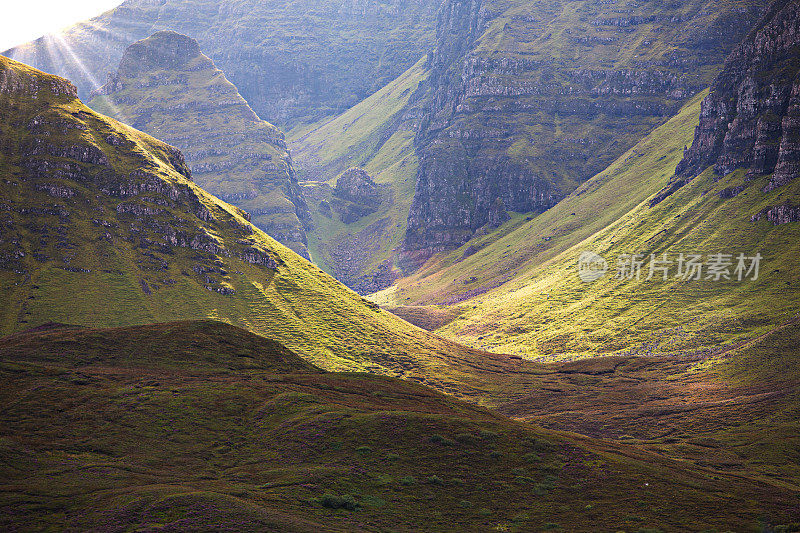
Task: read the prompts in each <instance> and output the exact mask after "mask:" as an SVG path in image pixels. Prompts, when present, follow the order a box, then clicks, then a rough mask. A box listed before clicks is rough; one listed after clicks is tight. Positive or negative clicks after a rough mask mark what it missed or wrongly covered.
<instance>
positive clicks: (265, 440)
mask: <svg viewBox="0 0 800 533" xmlns="http://www.w3.org/2000/svg"><path fill="white" fill-rule="evenodd" d="M165 343H166V346H167V349H166V351H165ZM120 356H121V357H120ZM165 356H166V357H165ZM242 361H245V362H246V363H244V364H243V363H242ZM198 363H199V364H198ZM287 365H289V366H288V367H287ZM0 375H2V378H3V382H4V383H5V384H6V386H5V387H4V388H3V390H2V392H1V393H0V405H2V409H1V410H0V412H1V413H2V414H0V420H2V423H1V424H0V459H1V460H0V472H1V473H2V475H1V476H0V477H1V478H2V479H3V481H2V482H0V485H2V490H1V491H0V494H1V495H0V509H2V510H3V513H2V515H0V516H1V517H0V525H2V526H3V527H5V528H11V529H14V528H17V527H24V528H26V529H45V528H48V527H49V528H54V527H55V528H59V529H63V528H65V527H66V528H71V529H87V528H98V529H102V530H104V531H128V530H133V529H137V530H138V529H156V528H164V529H178V530H187V529H192V528H199V529H201V530H223V529H233V530H237V531H321V530H324V531H354V530H358V531H365V530H366V531H386V530H393V531H419V530H420V528H421V527H424V529H425V530H426V531H454V530H458V531H486V530H499V531H533V530H543V529H545V530H561V531H598V530H603V531H606V530H610V531H613V530H630V531H635V530H637V529H639V530H643V529H641V528H655V529H656V530H660V531H680V530H687V529H688V530H693V531H700V530H703V529H718V530H726V529H734V530H736V531H759V530H760V527H761V524H760V521H761V520H764V521H765V523H766V524H772V525H774V524H776V523H785V522H787V521H788V520H790V519H791V518H790V517H791V514H790V512H789V511H788V510H787V509H788V507H789V506H790V505H791V504H792V501H793V500H792V497H793V493H792V491H791V490H788V489H785V488H776V487H775V486H769V485H766V484H764V483H760V482H753V481H750V480H747V479H742V478H740V477H738V476H735V475H728V474H724V473H721V472H718V471H715V470H711V469H708V468H697V467H693V466H689V465H686V464H682V463H679V462H674V461H671V460H668V459H664V458H661V457H659V456H658V455H655V454H651V453H647V452H642V451H640V450H637V449H636V448H635V447H632V446H628V445H624V444H623V445H611V444H609V443H606V442H603V441H597V440H592V439H586V438H581V437H576V436H574V435H569V434H563V433H558V432H551V431H546V430H540V429H535V428H533V427H531V426H525V425H522V424H519V423H515V422H512V421H510V420H508V419H506V418H503V417H501V416H499V415H497V414H494V413H492V412H491V411H487V410H485V409H481V408H478V407H474V406H471V405H469V404H465V403H462V402H459V401H457V400H455V399H453V398H450V397H446V396H443V395H440V394H438V393H435V392H433V391H430V390H429V389H426V388H424V387H420V386H418V385H415V384H412V383H408V382H403V381H400V380H396V379H391V378H384V377H378V376H370V375H364V374H336V373H333V374H331V373H320V372H318V371H315V370H314V369H312V368H307V365H306V366H304V364H303V363H302V361H300V360H299V358H297V357H296V356H293V354H291V353H290V352H288V351H287V350H286V349H285V348H282V347H281V346H280V345H279V344H277V343H274V342H272V341H267V340H266V339H260V338H258V337H255V336H253V335H252V334H249V333H247V332H244V331H242V330H238V329H236V328H232V327H230V326H227V325H224V324H219V323H213V322H209V321H203V322H183V323H172V324H162V325H153V326H142V327H134V328H119V329H111V330H97V329H82V328H59V327H51V328H48V329H44V330H40V331H32V332H25V333H21V334H17V335H15V336H13V337H10V338H5V339H3V341H2V342H0ZM56 406H57V407H56ZM326 502H327V503H328V504H329V505H330V504H336V503H339V504H341V503H345V504H347V505H349V506H350V507H351V508H350V509H348V508H339V509H332V508H330V507H326V506H325V503H326ZM348 502H349V503H348ZM687 502H692V503H691V505H687V504H686V503H687ZM353 508H355V509H353ZM651 530H652V529H651Z"/></svg>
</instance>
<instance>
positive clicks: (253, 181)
mask: <svg viewBox="0 0 800 533" xmlns="http://www.w3.org/2000/svg"><path fill="white" fill-rule="evenodd" d="M89 106H90V107H92V108H93V109H95V110H97V111H98V112H100V113H103V114H105V115H107V116H110V117H113V118H116V119H117V120H120V121H122V122H125V123H127V124H130V125H131V126H133V127H134V128H136V129H138V130H140V131H144V132H146V133H148V134H150V135H153V136H154V137H156V138H158V139H160V140H162V141H165V142H167V143H169V144H171V145H173V146H176V147H177V148H179V149H180V150H181V152H182V153H183V154H184V156H185V157H186V160H187V163H188V164H189V166H190V168H191V169H192V177H193V178H194V180H195V182H196V183H197V184H198V185H200V187H202V188H203V189H205V190H206V191H208V192H210V193H211V194H213V195H215V196H217V197H218V198H221V199H223V200H225V201H226V202H231V203H233V204H235V205H237V206H238V207H241V208H242V209H244V210H245V211H247V212H248V213H250V214H251V215H252V217H253V218H252V222H253V223H254V224H255V225H256V226H258V227H259V228H261V229H262V230H264V231H265V232H266V233H267V234H269V235H270V236H271V237H273V238H274V239H276V240H277V241H279V242H281V243H282V244H285V245H286V246H288V247H290V248H292V249H293V250H294V251H295V252H297V253H298V254H300V255H302V256H304V257H306V258H308V257H309V256H308V250H307V249H306V244H307V238H306V232H305V230H306V227H304V225H305V226H308V225H309V223H310V222H311V216H310V214H309V213H308V210H307V207H306V205H305V200H304V199H303V196H302V192H301V190H300V188H299V186H298V184H297V178H296V176H295V171H294V167H293V166H292V159H291V157H290V156H289V154H288V152H287V151H286V142H285V138H284V135H283V132H281V131H280V130H279V129H278V128H276V127H275V126H273V125H272V124H269V123H267V122H264V121H263V120H261V119H259V118H258V116H257V115H256V114H255V113H254V112H253V110H252V109H251V108H250V106H249V105H247V102H245V100H244V98H242V97H241V95H240V94H239V93H238V92H237V90H236V87H234V86H233V85H232V84H231V83H230V82H229V81H228V80H227V79H226V78H225V75H224V74H223V73H222V72H221V71H220V70H219V69H217V68H216V66H215V65H214V62H213V61H211V60H210V59H209V58H208V57H207V56H205V55H204V54H203V53H202V52H201V51H200V46H199V45H198V44H197V41H195V40H194V39H191V38H189V37H186V36H185V35H180V34H178V33H175V32H171V31H162V32H158V33H156V34H154V35H152V36H150V37H148V38H147V39H143V40H141V41H137V42H136V43H134V44H132V45H131V46H129V47H128V48H127V49H126V50H125V53H124V54H123V55H122V60H121V61H120V65H119V68H118V69H117V72H116V73H115V74H113V75H112V76H111V77H110V78H109V82H108V83H107V84H106V85H104V86H103V87H101V88H100V89H99V90H98V92H97V93H96V96H95V97H94V98H93V99H92V101H91V102H89Z"/></svg>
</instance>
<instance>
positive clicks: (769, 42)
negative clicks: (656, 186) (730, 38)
mask: <svg viewBox="0 0 800 533" xmlns="http://www.w3.org/2000/svg"><path fill="white" fill-rule="evenodd" d="M710 166H713V167H714V171H715V172H716V173H717V174H720V175H725V174H728V173H730V172H732V171H734V170H736V169H740V168H744V169H747V172H748V174H749V175H768V174H771V175H772V179H771V181H770V182H769V184H768V185H767V187H766V191H769V190H772V189H774V188H776V187H780V186H781V185H784V184H786V183H787V182H789V181H790V180H793V179H795V178H796V177H797V176H798V175H800V2H797V1H792V2H786V1H776V2H773V3H772V5H771V6H770V7H769V9H768V11H767V13H766V14H765V15H764V17H763V18H762V20H761V21H760V22H759V24H758V25H757V26H756V28H755V29H754V30H753V32H752V33H751V34H750V35H749V36H748V37H747V38H746V39H745V40H744V41H743V42H742V44H741V45H740V46H739V47H738V48H737V49H736V50H735V51H734V52H733V53H732V54H731V55H730V57H729V58H728V59H727V61H726V62H725V68H724V69H723V71H722V73H721V74H720V75H719V76H718V77H717V79H716V80H715V81H714V84H713V85H712V88H711V93H710V94H709V96H708V97H707V98H706V99H705V101H703V106H702V112H701V115H700V124H699V125H698V127H697V130H696V133H695V139H694V142H693V143H692V146H691V147H690V148H689V149H687V150H686V152H685V154H684V159H683V160H682V161H681V163H680V164H679V165H678V168H677V170H676V173H677V174H678V175H679V176H684V177H692V176H695V175H697V174H699V173H700V172H702V171H704V170H705V169H707V168H708V167H710ZM790 211H791V209H788V208H786V209H784V208H778V207H776V208H773V209H772V210H770V211H769V212H768V213H767V214H766V216H767V218H769V219H770V220H773V219H774V220H775V221H778V220H781V221H782V220H788V219H790V218H791V216H789V217H788V218H787V217H785V216H783V215H782V214H780V213H784V214H785V213H789V212H790ZM770 213H771V214H770Z"/></svg>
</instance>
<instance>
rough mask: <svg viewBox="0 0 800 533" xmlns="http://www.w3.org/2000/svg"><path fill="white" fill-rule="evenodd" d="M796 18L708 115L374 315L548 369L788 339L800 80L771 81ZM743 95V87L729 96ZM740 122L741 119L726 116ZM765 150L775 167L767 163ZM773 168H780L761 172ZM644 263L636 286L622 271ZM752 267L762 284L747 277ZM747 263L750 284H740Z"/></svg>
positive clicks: (713, 96)
mask: <svg viewBox="0 0 800 533" xmlns="http://www.w3.org/2000/svg"><path fill="white" fill-rule="evenodd" d="M796 6H797V3H796V2H792V3H789V4H785V3H782V2H778V3H776V4H774V5H773V6H771V7H770V9H769V11H768V13H767V15H766V16H765V18H764V19H762V21H761V22H759V23H758V25H757V26H756V28H754V30H753V32H752V33H751V34H750V36H749V37H748V38H747V39H746V40H745V41H744V42H743V44H742V45H741V46H740V47H739V48H738V49H737V50H736V51H735V52H733V53H732V55H731V56H730V58H728V60H727V61H726V66H725V69H723V71H722V73H721V74H720V75H719V77H718V78H717V80H716V81H715V82H714V84H713V86H712V90H711V92H710V94H709V95H708V96H707V97H706V98H705V99H704V100H703V103H702V106H701V105H700V101H699V99H695V100H694V101H693V102H692V103H691V104H690V105H688V106H687V107H685V108H684V110H683V111H682V112H681V113H680V114H679V115H678V116H676V117H675V118H673V119H672V120H670V121H669V122H667V123H666V124H665V125H663V126H662V127H660V128H658V129H656V130H655V131H654V132H653V133H652V134H651V135H650V136H648V137H647V138H646V139H645V140H644V141H642V142H641V143H639V144H638V145H637V146H635V147H634V148H633V149H631V150H630V151H628V152H627V153H626V154H624V155H623V157H621V158H620V159H618V160H617V162H615V163H614V164H613V165H611V166H610V167H609V168H608V169H606V170H605V171H603V172H602V173H600V174H598V175H597V176H595V177H594V178H592V179H591V180H589V181H588V182H587V183H586V184H584V185H583V186H581V187H580V188H578V189H577V190H576V191H575V192H574V193H572V194H571V195H570V196H569V197H568V198H567V199H565V200H564V201H562V202H561V203H559V204H558V205H556V206H555V207H553V208H552V209H550V210H549V211H547V212H546V213H543V214H541V215H539V216H537V217H531V220H527V217H522V216H515V217H514V218H513V219H512V220H511V221H509V222H507V223H506V224H505V225H504V226H503V227H501V228H500V229H499V230H498V231H495V232H492V233H491V234H489V235H487V236H484V237H480V238H476V239H474V240H473V241H471V242H469V243H468V244H466V245H465V246H463V247H461V248H460V249H458V250H456V251H455V252H452V253H449V254H441V255H439V256H437V257H435V258H434V260H432V261H431V262H430V263H429V264H428V265H426V267H425V268H423V270H421V271H420V272H419V274H418V275H416V276H414V277H411V278H408V279H406V280H401V281H400V282H399V283H398V285H397V287H394V288H392V289H389V290H387V291H386V292H385V293H384V294H382V295H379V298H378V299H377V301H381V302H385V303H388V304H394V305H405V306H409V305H414V304H429V305H430V304H445V305H449V304H456V305H455V307H454V308H453V309H451V310H450V316H449V321H448V322H447V324H445V325H439V328H438V329H436V331H437V332H438V333H440V334H443V335H445V336H447V337H449V338H453V339H458V340H459V341H460V342H465V343H468V344H470V345H472V346H475V347H481V348H483V349H489V350H493V351H502V352H506V353H516V354H520V355H524V356H526V357H530V358H535V359H539V360H552V359H574V358H582V357H588V356H597V355H611V354H651V353H660V354H687V353H701V352H705V353H714V352H716V351H719V350H721V349H724V348H725V347H731V346H736V345H738V343H741V342H746V341H750V340H752V339H753V338H756V337H759V336H760V335H764V334H768V333H770V332H771V331H774V330H775V328H778V327H780V326H781V325H783V324H785V323H787V321H789V320H791V319H792V317H793V316H794V315H795V314H796V312H797V311H796V310H797V309H798V305H800V301H798V297H799V296H798V295H800V291H798V287H797V284H798V278H797V276H796V275H795V274H794V272H796V271H797V268H798V264H797V261H798V260H797V257H796V253H795V251H796V246H795V245H794V243H796V242H797V240H798V237H799V235H798V231H800V228H799V227H798V224H797V222H796V220H797V218H796V217H794V216H793V215H792V213H793V212H794V211H793V209H794V207H793V206H795V205H796V204H797V198H798V197H800V189H798V187H800V182H799V181H798V180H795V179H791V178H792V177H793V174H791V173H789V172H788V169H790V168H791V161H792V156H793V153H794V152H793V148H792V146H793V145H792V143H793V142H794V135H793V131H794V130H793V127H794V122H793V120H794V117H793V114H794V113H795V108H794V107H793V105H792V103H791V100H790V98H789V96H788V95H789V94H790V93H791V91H792V90H791V89H790V88H789V86H791V84H790V85H789V86H787V85H786V84H785V83H782V81H781V80H787V79H791V80H794V75H793V74H792V71H791V70H790V71H788V72H789V73H788V75H786V76H783V75H781V76H775V77H774V81H773V82H772V83H769V82H767V81H765V80H768V79H770V77H771V76H772V73H773V72H775V71H776V70H781V69H784V68H786V65H794V64H795V63H796V59H797V57H798V48H797V45H796V35H797V32H796V29H795V28H796V24H797V20H798V18H797V12H796ZM737 76H740V77H737ZM736 79H740V80H742V82H741V83H735V82H731V81H730V80H736ZM748 79H755V80H758V81H759V83H761V84H762V85H761V87H762V89H761V91H760V92H759V91H754V92H752V93H751V92H748V91H749V90H750V89H749V87H751V84H750V83H749V82H748V81H747V80H748ZM745 89H746V90H745ZM751 95H752V97H751ZM777 95H785V96H786V98H787V99H785V100H780V99H779V98H777ZM762 97H763V99H762ZM736 98H739V100H738V103H737V100H736ZM719 102H724V103H725V106H728V107H725V106H723V107H719V105H718V104H719ZM701 107H702V110H701ZM737 108H738V109H739V110H740V112H739V114H738V115H736V116H732V115H730V114H729V115H724V116H723V115H722V114H720V113H723V112H724V111H725V109H737ZM760 115H762V116H763V117H764V118H763V119H759V116H760ZM746 124H761V127H759V128H756V130H757V132H758V133H757V134H753V135H751V136H750V137H749V143H750V145H749V146H750V152H748V151H747V149H744V148H743V150H741V151H737V150H733V149H732V148H731V149H730V152H728V153H736V154H738V155H739V157H741V164H739V163H737V164H731V163H730V161H731V159H730V158H729V157H727V156H726V155H725V154H726V152H725V150H726V149H727V148H726V147H730V146H732V145H733V144H734V143H740V144H741V145H742V146H743V147H747V146H748V145H747V143H748V141H747V139H748V137H747V135H746V133H745V132H750V133H753V132H752V130H751V129H750V128H747V127H746ZM765 124H771V125H775V126H776V127H777V129H775V128H767V127H766V126H765ZM714 125H717V129H714V127H713V126H714ZM695 130H696V134H695ZM767 131H769V132H770V133H769V134H770V139H772V140H769V139H768V138H767V136H766V132H767ZM693 134H695V135H694V141H692V139H693ZM781 138H782V139H783V140H781ZM710 139H718V140H719V141H718V143H717V144H713V143H709V142H708V140H710ZM689 145H691V146H692V147H691V148H686V150H685V151H684V148H685V147H687V146H689ZM713 147H716V148H714V149H712V148H713ZM766 148H769V150H771V155H766V156H764V157H761V156H759V155H758V154H765V153H767V152H769V150H766ZM716 149H719V151H715V150H716ZM748 154H750V155H748ZM769 160H771V161H772V167H771V168H770V167H769V166H764V164H763V161H769ZM759 161H761V163H760V162H759ZM695 162H698V163H697V165H699V166H696V165H695ZM781 162H784V163H783V166H781V165H782V163H781ZM676 167H677V170H678V175H677V176H676ZM737 167H738V168H737ZM715 169H716V170H715ZM698 171H699V173H698V175H697V176H693V175H694V174H695V173H697V172H698ZM718 172H721V174H720V173H718ZM584 252H593V253H596V254H599V255H600V256H602V257H603V258H604V259H605V261H606V266H607V267H608V271H607V275H606V276H604V277H602V278H601V279H598V280H595V281H594V282H592V283H586V282H584V281H582V279H581V278H580V277H579V275H578V274H579V272H578V263H579V260H580V257H581V254H583V253H584ZM633 254H638V256H639V259H638V260H639V261H641V268H642V274H641V275H640V274H636V272H633V274H634V275H633V276H631V272H630V269H628V270H626V265H625V261H627V260H633V259H632V255H633ZM664 254H667V259H668V260H671V261H672V264H671V265H669V266H670V268H671V270H668V272H667V274H668V277H667V278H666V279H665V278H664V276H663V273H664V271H663V270H654V274H655V275H654V276H650V274H649V267H650V263H651V261H653V258H656V259H659V260H661V259H663V258H664ZM681 254H683V256H684V260H686V259H688V258H689V256H692V255H700V256H701V262H702V268H704V270H703V271H702V272H701V275H700V279H696V276H693V277H691V278H689V277H687V276H683V277H678V274H679V272H678V270H679V268H680V257H681ZM715 254H723V255H722V256H717V259H719V260H720V261H722V267H723V268H721V270H720V272H721V273H720V275H718V276H717V275H715V274H714V270H711V271H709V270H708V269H709V268H712V265H711V264H712V263H713V262H714V256H715ZM740 256H743V257H741V258H740ZM756 257H758V258H759V261H758V266H759V271H758V275H756V274H757V273H756V272H755V270H751V267H754V266H755V265H754V259H753V258H756ZM742 261H743V262H744V265H743V266H745V267H746V269H745V271H744V272H741V271H739V272H738V273H737V268H739V266H740V262H742ZM726 263H727V264H726ZM654 266H656V267H658V266H659V264H658V263H656V264H655V265H654ZM661 266H665V265H664V264H661ZM684 266H685V265H684ZM620 268H622V270H621V271H620ZM747 271H749V274H748V272H747ZM740 274H741V275H740ZM745 274H747V275H745ZM637 278H638V279H637ZM647 278H650V279H649V280H648V279H647ZM434 310H435V309H434ZM398 312H401V313H402V308H401V309H400V310H398ZM416 312H417V314H419V313H420V312H424V311H423V310H417V311H416ZM437 325H438V324H437Z"/></svg>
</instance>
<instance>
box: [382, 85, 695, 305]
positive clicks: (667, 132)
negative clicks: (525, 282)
mask: <svg viewBox="0 0 800 533" xmlns="http://www.w3.org/2000/svg"><path fill="white" fill-rule="evenodd" d="M706 94H707V92H704V93H702V94H700V95H698V96H697V97H695V98H694V99H693V100H692V101H691V102H690V103H689V104H687V105H686V106H685V107H684V108H683V110H682V111H681V112H680V113H679V114H678V115H677V116H676V117H675V118H673V119H671V120H669V121H668V122H667V123H666V124H664V125H662V126H661V127H659V128H657V129H656V130H655V131H654V132H653V133H652V134H650V135H649V136H648V137H646V138H645V139H644V140H642V141H641V142H640V143H639V144H637V145H636V146H634V147H633V148H631V149H630V150H629V151H628V152H626V153H625V154H624V155H623V156H622V157H621V158H620V159H619V160H617V161H616V162H615V163H614V164H612V165H611V166H609V168H607V169H606V170H604V171H603V172H602V173H600V174H598V175H597V176H596V177H594V178H593V179H591V180H589V181H588V182H587V183H586V184H585V185H583V186H582V187H581V188H580V189H578V190H577V191H575V192H574V193H573V194H571V195H570V196H569V197H568V198H566V199H565V200H564V201H562V202H561V203H559V204H558V205H556V206H555V207H553V208H552V209H550V210H548V211H546V212H544V213H542V214H541V215H538V216H536V217H535V218H532V219H528V217H526V216H524V215H520V214H517V215H515V216H513V217H512V220H511V221H509V222H507V223H506V224H505V225H504V226H502V227H501V228H499V229H498V230H497V231H496V232H493V233H491V234H489V235H486V236H484V237H479V238H476V239H473V240H472V241H471V242H469V243H467V244H465V245H464V246H462V247H461V248H459V249H457V250H455V251H453V252H451V253H449V254H446V255H439V256H437V257H435V258H434V259H433V260H432V261H430V262H429V263H428V264H426V265H425V266H423V267H422V268H421V269H420V270H419V271H418V272H416V273H415V274H414V275H412V276H409V277H408V278H404V279H403V280H400V282H399V283H398V284H397V285H396V287H392V288H390V289H388V290H387V291H385V292H383V293H379V294H377V295H375V296H374V299H375V300H376V301H378V302H380V303H385V304H389V305H402V304H404V303H408V304H417V305H425V304H453V303H458V302H459V301H462V300H466V299H468V298H469V297H470V296H471V295H474V294H476V293H478V294H479V293H483V292H486V291H487V290H489V289H492V288H494V287H497V286H499V285H502V284H503V283H505V282H507V281H508V280H510V279H512V278H514V277H516V276H518V275H520V274H521V273H522V272H524V271H525V270H527V269H529V268H531V267H532V266H536V265H538V264H542V263H544V262H545V261H547V260H549V259H552V258H553V257H555V256H557V255H558V254H560V253H561V252H563V251H565V250H567V249H568V248H570V247H572V246H574V245H575V244H577V243H579V242H581V241H582V240H584V239H586V238H587V237H589V236H590V235H592V234H593V233H596V232H597V231H600V230H601V229H603V228H605V227H606V226H608V225H609V224H611V223H612V222H614V221H615V220H617V219H618V218H619V217H620V216H622V215H624V214H625V213H627V212H628V211H630V210H631V209H632V208H634V207H636V206H637V205H639V204H640V203H642V202H643V201H644V200H645V199H646V198H648V197H649V196H651V195H652V194H654V193H656V192H657V191H658V190H660V189H661V188H662V187H664V185H666V184H667V183H668V181H669V179H670V178H671V177H672V174H673V171H674V166H675V165H677V164H678V162H679V161H680V159H681V157H682V156H683V148H684V146H686V145H687V144H688V143H691V139H692V135H693V132H694V127H695V126H696V125H697V121H698V118H697V117H698V114H699V113H700V102H701V100H702V98H703V97H704V96H705V95H706ZM573 213H574V214H573ZM470 252H474V253H473V254H472V255H468V254H469V253H470ZM465 255H467V257H465Z"/></svg>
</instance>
